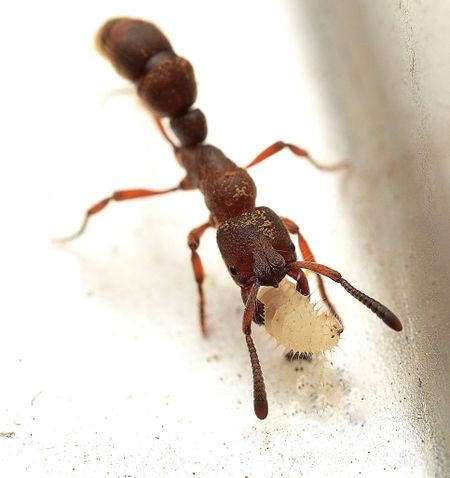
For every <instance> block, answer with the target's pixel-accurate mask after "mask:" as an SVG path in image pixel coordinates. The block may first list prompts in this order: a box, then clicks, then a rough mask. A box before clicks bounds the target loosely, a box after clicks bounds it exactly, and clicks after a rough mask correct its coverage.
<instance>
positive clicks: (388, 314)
mask: <svg viewBox="0 0 450 478" xmlns="http://www.w3.org/2000/svg"><path fill="white" fill-rule="evenodd" d="M298 269H309V270H311V271H313V272H315V273H316V274H321V275H324V276H325V277H328V278H329V279H331V280H333V281H334V282H337V283H338V284H340V285H341V286H342V287H343V288H344V289H345V290H346V291H347V292H348V293H349V294H350V295H351V296H353V297H354V298H355V299H356V300H359V302H361V303H362V304H364V305H365V306H366V307H367V308H368V309H370V310H371V311H372V312H373V313H374V314H375V315H377V316H378V317H379V318H380V319H381V320H382V321H383V322H384V323H385V324H386V325H387V326H388V327H390V328H391V329H393V330H395V331H397V332H400V331H401V330H402V328H403V327H402V324H401V322H400V320H399V319H398V317H397V316H396V315H395V314H394V313H393V312H392V311H390V310H389V309H388V308H387V307H386V306H384V305H383V304H380V302H378V301H376V300H375V299H372V297H369V296H368V295H366V294H364V293H363V292H361V291H360V290H358V289H356V287H353V286H352V285H351V284H350V283H349V282H348V281H346V280H345V279H344V278H343V277H342V276H341V274H340V273H339V272H338V271H335V270H334V269H331V268H330V267H327V266H324V265H323V264H318V263H317V262H310V261H299V262H293V263H292V264H289V270H288V274H291V273H295V272H296V271H297V270H298Z"/></svg>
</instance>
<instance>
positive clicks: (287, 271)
mask: <svg viewBox="0 0 450 478" xmlns="http://www.w3.org/2000/svg"><path fill="white" fill-rule="evenodd" d="M97 45H98V47H99V50H100V51H101V53H103V54H104V55H105V56H106V57H107V58H108V59H109V60H110V61H111V63H112V64H113V66H114V67H115V68H116V70H117V72H118V73H119V74H120V75H122V76H124V77H125V78H127V79H128V80H131V81H132V82H133V83H134V84H135V85H136V88H137V93H138V95H139V96H140V97H141V99H142V100H143V102H144V103H145V105H146V106H147V107H149V109H150V111H151V112H152V114H153V117H154V120H155V122H156V125H157V127H158V128H159V130H160V132H161V134H162V135H163V137H164V138H165V139H166V140H167V141H168V142H169V144H170V145H171V146H172V148H173V152H174V154H175V157H176V159H177V161H178V162H179V164H180V165H181V166H182V167H183V168H184V169H185V171H186V176H185V177H184V179H182V180H181V182H180V183H179V184H178V185H176V186H174V187H172V188H169V189H164V190H153V189H131V190H122V191H116V192H114V193H113V194H112V195H111V196H109V197H107V198H104V199H102V200H101V201H98V202H97V203H96V204H94V205H93V206H92V207H90V208H89V209H88V210H87V211H86V214H85V218H84V221H83V223H82V225H81V227H80V229H79V230H78V231H77V232H76V233H75V234H73V235H72V236H69V237H66V238H64V239H61V241H69V240H72V239H75V238H77V237H79V236H80V235H81V234H82V233H83V232H84V231H85V229H86V226H87V224H88V221H89V219H90V218H91V216H93V215H94V214H97V213H99V212H100V211H101V210H103V209H104V208H105V207H106V206H107V204H108V203H110V202H111V201H127V200H131V199H137V198H143V197H149V196H158V195H161V194H168V193H170V192H175V191H187V190H191V189H199V190H200V191H201V192H202V193H203V196H204V199H205V203H206V207H207V208H208V209H209V213H210V215H209V219H208V220H207V221H206V222H205V223H204V224H201V225H200V226H198V227H196V228H195V229H193V230H192V231H191V232H190V233H189V235H188V239H187V243H188V246H189V248H190V250H191V261H192V267H193V271H194V277H195V280H196V282H197V288H198V296H199V316H200V327H201V331H202V334H203V335H204V336H205V335H206V333H207V328H206V321H205V297H204V292H203V279H204V272H203V265H202V261H201V259H200V256H199V254H198V252H197V250H198V248H199V245H200V240H201V237H202V236H203V234H204V232H205V231H206V230H207V229H208V228H210V227H214V228H216V229H217V243H218V246H219V250H220V252H221V254H222V257H223V259H224V261H225V264H226V266H227V268H228V271H229V272H230V274H231V277H232V278H233V280H234V281H235V282H236V284H237V285H238V286H239V287H240V289H241V297H242V301H243V303H244V304H245V309H244V313H243V319H242V332H243V333H244V336H245V341H246V344H247V348H248V351H249V355H250V363H251V367H252V373H253V397H254V410H255V414H256V416H257V417H258V418H260V419H264V418H266V416H267V414H268V403H267V396H266V390H265V385H264V379H263V375H262V371H261V366H260V364H259V359H258V355H257V352H256V348H255V345H254V342H253V339H252V335H251V333H252V329H251V326H252V322H255V323H256V324H258V325H261V324H263V323H264V306H263V304H262V303H261V302H260V301H259V300H258V298H257V294H258V291H259V289H260V287H261V286H271V287H278V285H279V283H280V282H281V281H282V279H283V278H284V277H285V276H286V275H289V276H290V277H291V278H293V279H294V280H295V281H296V284H297V285H296V289H297V291H298V292H299V293H300V294H302V295H304V296H308V295H309V285H308V280H307V278H306V275H305V273H304V272H303V269H307V270H310V271H312V272H314V273H315V274H316V276H317V278H318V286H319V293H320V296H321V298H322V300H323V302H324V303H325V304H326V305H327V306H328V308H329V309H330V311H331V312H332V313H333V314H334V315H335V316H336V317H338V314H337V313H336V311H335V309H334V307H333V305H332V304H331V302H330V300H329V299H328V296H327V293H326V291H325V287H324V283H323V280H322V277H321V276H325V277H328V278H329V279H331V280H333V281H335V282H337V283H338V284H340V285H341V286H342V287H343V288H344V289H345V290H346V291H347V292H348V293H349V294H351V295H352V296H353V297H354V298H356V299H357V300H359V301H360V302H362V303H363V304H364V305H365V306H366V307H368V308H369V309H370V310H371V311H372V312H374V313H375V314H376V315H377V316H378V317H379V318H380V319H381V320H382V321H383V322H384V323H385V324H386V325H388V326H389V327H390V328H392V329H393V330H396V331H401V330H402V325H401V322H400V320H399V319H398V318H397V317H396V316H395V315H394V314H393V313H392V312H391V311H390V310H389V309H388V308H387V307H385V306H384V305H382V304H380V303H379V302H377V301H376V300H374V299H372V298H371V297H369V296H367V295H366V294H364V293H363V292H360V291H359V290H358V289H356V288H355V287H353V286H352V285H351V284H350V283H349V282H348V281H347V280H345V279H344V278H343V277H342V276H341V274H340V273H339V272H337V271H335V270H333V269H331V268H329V267H327V266H325V265H322V264H319V263H317V262H316V259H315V257H314V255H313V253H312V251H311V249H310V247H309V245H308V243H307V241H306V239H305V238H304V237H303V235H302V234H301V232H300V230H299V227H298V225H297V224H296V223H295V222H293V221H292V220H290V219H288V218H285V217H280V216H278V215H277V214H276V213H275V212H274V211H272V210H271V209H269V208H268V207H256V206H255V200H256V186H255V183H254V182H253V179H252V178H251V177H250V175H249V174H248V172H247V170H248V169H250V168H252V167H253V166H256V165H257V164H259V163H261V162H262V161H264V160H266V159H267V158H269V157H271V156H273V155H274V154H276V153H278V152H279V151H281V150H282V149H286V148H287V149H289V150H290V151H291V152H292V153H293V154H294V155H296V156H298V157H301V158H303V159H305V160H307V161H309V162H310V163H311V164H312V165H313V166H315V167H316V168H318V169H319V170H322V171H333V170H336V169H338V168H340V167H342V163H340V164H337V165H333V166H324V165H321V164H320V163H318V162H316V161H315V160H314V159H313V158H312V157H311V156H310V155H309V153H308V152H307V151H305V150H304V149H302V148H299V147H298V146H295V145H293V144H288V143H284V142H282V141H278V142H276V143H274V144H272V145H271V146H269V147H268V148H267V149H265V150H264V151H262V152H261V153H260V154H259V155H258V156H257V157H256V158H255V159H254V160H253V161H251V162H250V163H249V164H248V165H247V166H246V167H244V168H241V167H239V166H237V165H236V164H235V163H234V162H233V161H231V160H230V159H228V158H227V157H226V156H225V154H224V153H223V152H222V151H221V150H220V149H218V148H216V147H215V146H212V145H209V144H205V143H204V141H205V139H206V136H207V125H206V118H205V115H204V114H203V113H202V111H201V110H200V109H198V108H196V109H192V108H191V106H192V105H193V103H194V102H195V99H196V96H197V86H196V82H195V76H194V70H193V68H192V66H191V64H190V63H189V62H188V61H187V60H186V59H184V58H182V57H180V56H178V55H177V54H176V53H175V52H174V50H173V49H172V46H171V44H170V43H169V41H168V40H167V38H166V37H165V36H164V35H163V33H162V32H161V31H160V30H159V29H158V28H157V27H156V26H155V25H153V24H152V23H149V22H146V21H143V20H138V19H131V18H114V19H111V20H109V21H107V22H106V23H105V24H104V25H103V27H102V28H101V29H100V30H99V32H98V35H97ZM162 118H168V119H169V120H170V127H171V130H172V132H173V134H174V135H175V137H176V138H177V139H178V144H175V143H174V142H173V141H172V139H171V138H170V137H169V135H168V134H167V132H166V130H165V129H164V126H163V124H162ZM289 234H292V235H295V236H297V241H298V245H299V248H300V252H301V255H302V258H303V260H302V261H297V256H296V251H295V245H294V244H293V242H292V241H291V239H290V235H289Z"/></svg>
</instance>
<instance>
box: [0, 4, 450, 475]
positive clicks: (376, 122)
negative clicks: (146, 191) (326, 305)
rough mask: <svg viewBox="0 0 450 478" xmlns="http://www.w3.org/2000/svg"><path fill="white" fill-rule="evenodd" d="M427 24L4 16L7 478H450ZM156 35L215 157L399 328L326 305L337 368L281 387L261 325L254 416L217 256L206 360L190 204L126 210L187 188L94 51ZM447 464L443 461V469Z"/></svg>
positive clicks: (227, 282)
mask: <svg viewBox="0 0 450 478" xmlns="http://www.w3.org/2000/svg"><path fill="white" fill-rule="evenodd" d="M423 3H424V2H420V1H412V0H411V1H401V0H399V1H396V2H392V1H387V0H386V1H384V0H383V1H380V2H369V1H361V2H350V1H347V2H342V3H341V2H339V5H338V4H332V3H330V2H326V1H312V0H310V1H306V0H305V1H302V2H295V1H288V0H286V1H283V2H276V1H275V0H271V1H269V0H268V1H264V2H256V1H251V2H237V1H229V2H200V1H190V2H183V1H164V2H163V1H159V2H155V1H150V0H147V1H145V2H143V1H129V2H126V3H125V2H118V1H110V2H96V3H94V2H90V3H89V5H88V3H87V2H86V4H82V3H81V2H79V3H77V4H75V3H73V4H71V3H66V2H52V1H41V2H15V3H14V4H12V3H10V4H8V5H6V4H5V5H3V6H2V7H1V9H0V12H1V17H2V28H1V30H0V44H1V49H2V50H1V51H2V87H1V88H0V100H1V103H0V104H1V111H0V115H1V120H2V139H1V142H0V154H1V168H2V169H1V175H0V181H1V184H0V186H1V188H0V194H1V206H0V207H1V217H2V235H1V245H2V247H1V250H0V264H1V277H2V285H1V291H2V294H1V301H0V314H1V315H0V324H1V334H0V371H1V374H0V376H1V382H0V386H1V392H0V476H2V477H3V476H4V477H16V476H17V477H20V476H33V477H40V476H55V477H56V476H57V477H69V476H70V477H85V476H88V477H90V476H92V477H93V476H95V477H96V478H98V477H103V476H105V477H106V476H113V477H121V478H123V477H125V476H127V477H128V476H131V477H139V478H141V477H148V476H194V474H195V476H205V477H208V476H224V477H225V476H232V477H239V476H240V477H244V476H249V477H261V476H264V477H266V476H276V477H279V476H308V477H311V476H325V475H328V476H346V477H348V476H361V475H362V476H396V477H398V476H444V475H445V474H446V472H448V462H447V460H448V441H447V442H445V439H446V438H447V440H449V418H448V403H447V402H446V400H445V401H444V397H448V393H449V390H448V387H449V385H448V384H449V378H448V369H449V368H448V367H450V358H449V352H448V350H449V349H448V339H449V338H450V337H449V329H448V323H449V322H448V310H449V304H448V301H449V299H448V291H447V290H446V289H447V288H448V284H449V281H448V279H449V275H448V271H449V267H448V257H449V254H448V217H449V211H448V209H449V208H448V204H449V203H450V201H449V198H448V190H449V188H448V183H449V177H450V174H449V158H448V151H449V149H450V140H449V135H448V125H449V108H450V90H449V86H448V85H449V82H448V78H449V73H450V63H449V60H448V51H449V46H450V45H449V41H448V36H447V37H446V36H445V35H444V32H446V28H447V25H448V18H449V14H450V12H449V8H448V5H446V2H444V1H435V2H433V8H432V9H430V8H427V7H426V6H424V5H423ZM116 15H127V16H136V17H142V18H146V19H148V20H151V21H154V22H155V23H157V24H158V25H159V26H160V27H161V29H162V30H163V31H164V32H165V33H166V35H167V36H168V38H169V39H170V40H171V42H172V44H173V46H174V48H175V50H176V51H177V52H178V53H179V54H180V55H182V56H185V57H186V58H188V59H189V60H190V61H191V62H192V64H193V66H194V68H195V71H196V76H197V80H198V87H199V96H198V101H197V105H198V106H199V107H200V108H202V109H203V111H204V112H205V114H206V116H207V118H208V124H209V136H208V140H209V141H210V142H211V143H212V144H215V145H217V146H218V147H220V148H222V149H223V150H224V151H225V153H226V154H227V155H228V156H229V157H230V158H231V159H233V160H234V161H236V162H237V163H238V164H240V165H244V164H246V163H247V162H249V161H250V160H251V159H253V157H254V156H255V155H256V154H257V153H258V152H260V151H261V150H262V149H264V148H265V147H266V146H268V145H269V144H271V143H272V142H274V141H276V140H279V139H282V140H285V141H290V142H293V143H296V144H299V145H300V146H302V147H305V148H307V149H308V150H310V151H311V152H312V154H314V156H315V157H316V158H318V159H319V160H320V161H322V162H324V163H326V162H327V163H333V162H336V161H339V160H342V159H346V158H348V159H351V160H352V162H353V167H352V169H351V171H350V172H349V173H347V174H341V173H339V174H333V175H329V174H328V175H327V174H323V173H319V172H317V171H315V170H314V169H313V168H311V167H310V166H309V165H308V164H306V163H304V162H302V161H301V160H299V159H296V158H294V157H292V155H290V154H289V153H281V154H279V155H278V156H277V157H274V158H273V159H271V160H269V161H267V162H266V163H264V164H262V165H260V166H258V167H257V168H255V169H254V170H252V175H253V177H254V179H255V180H256V182H257V185H258V188H259V196H258V204H259V205H267V206H269V207H271V208H273V209H275V210H276V211H277V212H278V213H279V214H281V215H285V216H287V217H290V218H292V219H293V220H295V221H297V222H298V223H299V224H300V225H301V228H302V231H303V232H304V234H305V236H306V237H307V238H308V240H309V242H310V244H311V245H312V247H313V250H314V251H315V253H316V257H317V258H318V260H319V261H320V262H322V263H325V264H328V265H329V266H331V267H333V268H336V269H338V270H340V271H341V272H342V273H343V275H344V277H346V278H347V279H348V280H349V281H350V282H352V283H353V284H354V285H356V286H357V287H360V288H361V289H363V290H364V291H366V292H367V293H368V294H370V295H373V296H375V297H376V298H378V299H379V300H381V301H383V302H385V303H386V304H388V305H389V306H391V307H392V308H393V309H394V310H395V311H396V312H397V313H398V315H399V316H400V317H401V319H402V321H403V323H404V325H405V330H404V332H402V333H401V334H396V333H394V332H392V331H390V330H389V329H387V327H385V326H384V325H383V324H382V323H381V322H380V321H378V320H377V319H376V317H374V316H373V315H372V314H370V312H369V311H367V310H366V309H365V308H363V307H362V306H361V305H360V304H358V303H356V301H354V300H353V299H352V298H351V297H348V296H347V295H346V294H345V293H344V292H342V291H341V290H339V288H338V287H337V286H335V285H333V284H331V285H330V286H329V287H328V290H329V291H330V294H331V295H332V297H333V301H334V302H335V303H336V305H337V307H338V308H339V310H340V312H341V314H342V316H343V317H344V320H345V324H346V331H345V333H344V334H343V337H342V339H341V342H340V346H339V347H338V348H337V349H336V350H335V351H333V353H331V354H329V355H327V356H326V357H321V358H319V359H317V360H315V361H314V362H313V363H311V364H307V363H288V362H286V361H285V360H284V359H283V353H282V351H281V350H275V348H274V345H273V343H272V342H270V341H269V340H268V339H267V337H266V335H265V334H264V331H263V330H260V329H257V328H256V327H255V332H254V335H255V340H256V342H257V347H258V349H259V352H260V358H261V362H262V367H263V371H264V374H265V378H266V385H267V390H268V395H269V400H270V412H269V417H268V418H267V419H266V420H265V421H259V420H257V419H256V418H255V417H254V415H253V410H252V397H251V371H250V367H249V363H248V362H249V360H248V356H247V350H246V346H245V342H244V338H243V336H242V333H241V331H240V322H241V314H242V305H241V301H240V294H239V290H238V289H237V288H236V286H235V285H234V284H233V282H232V281H231V279H230V278H229V277H228V275H227V272H226V270H225V268H224V266H223V264H222V262H221V259H220V257H219V255H218V251H217V246H216V245H215V240H214V233H213V232H211V231H208V233H207V234H205V237H204V240H203V242H202V245H201V249H200V254H201V256H202V259H203V262H204V265H205V269H206V272H207V274H208V277H207V282H206V291H207V298H208V304H207V305H208V324H209V329H210V336H209V338H208V339H207V340H203V339H202V337H201V336H200V332H199V327H198V323H197V321H198V319H197V296H196V287H195V283H194V280H193V277H192V271H191V265H190V254H189V251H188V248H187V247H186V236H187V233H188V232H189V230H190V229H192V228H193V227H195V226H197V225H199V224H201V223H202V222H204V221H205V219H206V218H207V213H206V209H205V207H204V205H203V202H202V197H201V195H200V194H199V193H198V192H190V193H175V194H173V195H170V196H165V197H160V198H153V199H148V200H137V201H131V202H129V203H121V204H112V205H110V206H108V208H107V209H106V210H105V211H104V212H102V213H101V214H100V215H99V216H98V217H95V218H94V220H93V221H92V223H91V224H90V226H89V228H88V230H87V232H86V234H85V235H84V236H83V237H82V238H80V239H79V240H77V241H75V242H73V243H70V244H68V245H67V246H66V247H55V246H54V245H53V244H52V243H51V239H52V238H54V237H59V236H64V235H67V234H69V233H71V232H73V231H74V230H76V228H77V227H78V226H79V224H80V222H81V220H82V216H83V213H84V210H85V209H86V208H87V207H88V206H89V205H91V204H92V203H93V202H95V201H96V200H98V199H100V198H102V197H104V196H107V195H109V194H110V193H111V192H112V191H113V190H116V189H127V188H133V187H148V188H165V187H170V186H172V185H175V184H176V183H177V182H178V181H179V180H180V178H181V177H182V171H181V170H180V168H179V167H178V165H177V164H176V162H175V160H174V158H173V157H172V154H171V150H170V148H169V147H168V145H167V144H166V143H165V142H164V141H163V140H162V138H161V137H160V135H159V133H158V132H157V131H156V129H155V127H154V125H153V123H152V121H151V119H150V117H149V115H148V113H147V112H146V111H144V109H143V108H142V107H141V106H140V104H139V101H138V100H137V97H136V95H134V93H133V91H132V87H131V86H130V85H128V84H127V83H126V82H125V81H124V80H122V79H121V78H120V77H118V76H117V75H116V73H115V72H114V71H113V69H112V68H111V67H110V66H109V64H108V63H107V62H106V61H105V60H104V59H102V58H101V57H100V56H99V55H98V54H97V53H96V51H95V50H94V47H93V36H94V34H95V32H96V30H97V29H98V27H99V26H100V25H101V24H102V23H103V22H104V21H105V20H106V19H107V18H109V17H111V16H116ZM446 443H447V445H446Z"/></svg>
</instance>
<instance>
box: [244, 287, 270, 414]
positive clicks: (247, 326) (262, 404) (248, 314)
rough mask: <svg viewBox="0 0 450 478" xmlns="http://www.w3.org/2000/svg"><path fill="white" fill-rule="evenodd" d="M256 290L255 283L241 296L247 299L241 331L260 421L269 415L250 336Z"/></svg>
mask: <svg viewBox="0 0 450 478" xmlns="http://www.w3.org/2000/svg"><path fill="white" fill-rule="evenodd" d="M258 290H259V284H258V282H255V283H253V284H252V285H251V286H250V287H248V288H245V292H244V293H243V294H242V296H243V297H244V296H245V297H247V302H246V304H245V310H244V317H243V319H242V331H243V332H244V334H245V341H246V343H247V348H248V352H249V354H250V364H251V366H252V375H253V407H254V410H255V414H256V416H257V417H258V418H259V419H260V420H264V418H266V417H267V414H268V413H269V405H268V403H267V394H266V387H265V385H264V378H263V374H262V370H261V365H260V363H259V359H258V354H257V353H256V347H255V344H254V343H253V339H252V336H251V333H252V329H251V324H252V320H253V317H254V316H255V312H256V308H257V302H256V300H257V299H256V296H257V294H258Z"/></svg>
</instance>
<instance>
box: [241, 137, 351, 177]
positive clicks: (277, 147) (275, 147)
mask: <svg viewBox="0 0 450 478" xmlns="http://www.w3.org/2000/svg"><path fill="white" fill-rule="evenodd" d="M284 148H288V149H289V150H290V151H291V152H292V153H294V154H295V155H296V156H301V157H302V158H305V159H306V160H307V161H309V162H310V163H311V164H312V165H313V166H315V167H316V168H317V169H319V170H321V171H337V170H338V169H342V168H345V167H347V166H348V164H349V162H348V161H341V162H340V163H337V164H332V165H325V164H320V163H318V162H317V161H316V160H315V159H313V158H312V157H311V156H310V155H309V153H308V151H306V150H304V149H302V148H299V147H298V146H295V145H294V144H289V143H284V142H283V141H277V142H276V143H273V144H272V145H271V146H269V147H268V148H266V149H265V150H264V151H262V152H261V153H259V154H258V156H256V158H255V159H254V160H253V161H252V162H251V163H250V164H247V166H245V168H244V169H249V168H251V167H252V166H255V165H256V164H258V163H260V162H261V161H264V160H265V159H267V158H269V157H270V156H273V155H274V154H276V153H278V152H280V151H281V150H282V149H284Z"/></svg>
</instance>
